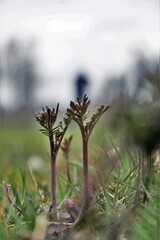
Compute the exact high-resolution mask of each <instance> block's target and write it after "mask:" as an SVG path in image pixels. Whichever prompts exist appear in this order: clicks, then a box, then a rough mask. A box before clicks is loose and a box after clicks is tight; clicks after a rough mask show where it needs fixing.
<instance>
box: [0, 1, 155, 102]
mask: <svg viewBox="0 0 160 240" xmlns="http://www.w3.org/2000/svg"><path fill="white" fill-rule="evenodd" d="M158 5H159V1H158V0H157V1H156V0H45V1H43V0H28V1H27V0H19V1H17V0H1V1H0V47H3V46H4V45H5V44H6V43H7V41H8V40H9V39H10V38H11V37H17V38H20V39H22V40H25V41H26V40H30V39H35V42H36V44H37V47H36V54H37V58H38V63H39V66H40V69H41V73H42V75H43V76H47V77H46V80H45V81H46V83H45V84H43V85H41V88H39V91H38V93H37V94H38V97H39V98H41V99H44V100H47V99H50V100H52V99H53V100H57V101H63V102H64V101H66V100H68V99H69V98H70V97H71V96H72V91H73V89H72V88H71V87H70V84H69V83H72V82H73V77H74V74H75V73H76V71H77V70H78V69H84V70H85V71H86V72H88V73H89V76H90V80H91V82H92V83H93V86H92V90H93V92H95V90H97V91H98V90H100V86H101V85H100V82H101V83H102V82H103V81H104V80H105V76H106V75H107V74H111V73H115V72H122V71H123V70H124V69H126V68H127V66H129V65H130V64H131V63H132V59H133V55H134V54H133V52H134V51H133V50H134V49H135V48H136V47H137V48H138V49H142V50H143V51H144V52H146V53H147V54H158V52H159V42H160V37H159V27H160V26H159V14H160V13H159V6H158ZM62 85H63V87H62ZM42 86H43V89H42ZM55 88H57V89H58V91H56V92H55V93H54V94H53V89H55ZM62 96H63V100H62Z"/></svg>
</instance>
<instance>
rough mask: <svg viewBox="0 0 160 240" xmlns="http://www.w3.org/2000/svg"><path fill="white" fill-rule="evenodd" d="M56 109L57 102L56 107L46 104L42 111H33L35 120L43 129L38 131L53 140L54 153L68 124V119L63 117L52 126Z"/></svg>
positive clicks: (55, 117) (55, 116) (57, 108)
mask: <svg viewBox="0 0 160 240" xmlns="http://www.w3.org/2000/svg"><path fill="white" fill-rule="evenodd" d="M58 110H59V103H58V104H57V107H56V109H55V108H50V107H48V106H46V107H45V108H42V111H40V112H36V113H35V117H36V120H37V121H38V122H39V124H40V125H41V126H42V127H43V129H40V132H42V133H43V134H44V135H46V136H48V137H49V138H50V140H51V141H52V142H53V145H54V152H55V153H56V152H57V151H58V149H59V147H60V144H61V141H62V139H63V136H64V134H65V132H66V130H67V128H68V126H69V124H70V119H69V118H68V117H64V118H63V121H60V122H59V124H58V125H57V126H55V127H54V124H55V122H56V120H57V116H58Z"/></svg>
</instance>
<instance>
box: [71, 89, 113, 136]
mask: <svg viewBox="0 0 160 240" xmlns="http://www.w3.org/2000/svg"><path fill="white" fill-rule="evenodd" d="M89 104H90V100H89V99H88V97H87V96H86V94H85V95H84V97H83V99H82V101H80V99H79V98H78V97H77V102H75V103H74V102H73V101H71V102H70V108H68V109H67V113H66V115H67V116H68V117H69V118H70V119H73V120H74V121H75V122H77V123H78V125H79V127H80V128H81V129H82V128H83V129H84V134H85V136H86V137H89V136H90V134H91V132H92V130H93V128H94V126H95V125H96V123H97V122H98V120H99V119H100V117H101V116H102V114H103V113H104V112H105V111H106V110H108V109H109V108H110V106H109V105H106V106H105V105H101V106H99V107H97V108H96V111H95V112H94V113H93V115H92V116H91V118H90V120H89V121H87V122H86V120H87V119H88V117H89V116H90V112H89V111H88V107H89Z"/></svg>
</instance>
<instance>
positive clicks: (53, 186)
mask: <svg viewBox="0 0 160 240" xmlns="http://www.w3.org/2000/svg"><path fill="white" fill-rule="evenodd" d="M50 157H51V159H50V161H51V172H50V177H51V204H52V207H53V210H54V217H55V220H57V211H56V207H57V203H56V154H55V153H54V143H53V139H52V137H50Z"/></svg>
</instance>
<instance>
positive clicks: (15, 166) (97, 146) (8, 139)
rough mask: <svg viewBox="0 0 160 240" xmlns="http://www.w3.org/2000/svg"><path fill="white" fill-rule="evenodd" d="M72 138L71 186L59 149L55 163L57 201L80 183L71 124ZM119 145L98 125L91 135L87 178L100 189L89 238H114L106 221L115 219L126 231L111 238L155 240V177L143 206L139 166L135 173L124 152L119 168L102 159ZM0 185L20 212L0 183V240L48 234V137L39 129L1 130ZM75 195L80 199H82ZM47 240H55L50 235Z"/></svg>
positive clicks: (158, 201) (158, 222) (158, 199)
mask: <svg viewBox="0 0 160 240" xmlns="http://www.w3.org/2000/svg"><path fill="white" fill-rule="evenodd" d="M70 135H73V140H72V144H71V149H70V153H69V154H70V155H69V160H70V162H71V163H70V164H71V175H72V184H71V185H68V182H67V177H66V171H65V166H66V165H65V164H66V163H65V160H64V157H63V154H62V152H61V150H60V152H59V154H58V159H57V200H58V203H61V201H62V200H63V199H64V197H65V196H66V194H67V192H68V189H70V191H71V193H72V194H73V193H74V191H75V189H76V187H79V188H81V185H82V162H81V157H82V155H81V149H82V147H81V138H80V133H79V131H78V128H77V127H75V126H74V125H73V126H72V127H70V129H69V131H68V132H67V134H66V137H68V136H70ZM118 142H119V139H118V138H117V139H116V138H115V137H114V134H110V133H109V132H108V130H107V129H106V128H105V127H104V126H103V124H102V123H101V125H100V126H99V127H98V128H96V129H95V131H94V132H93V136H92V137H91V141H90V143H89V147H90V148H89V159H90V160H89V163H90V175H91V176H92V177H93V181H94V183H95V184H96V183H97V184H98V185H99V188H100V192H99V191H98V193H96V194H95V196H94V198H93V206H91V209H92V214H93V216H92V214H91V219H92V218H93V219H94V220H93V219H92V220H89V219H88V222H89V223H88V224H90V222H92V223H91V225H92V227H93V228H94V229H95V230H94V231H96V232H95V234H94V236H93V235H91V236H92V239H95V240H99V239H101V240H103V239H113V240H114V238H111V237H109V236H111V235H112V236H114V234H113V232H114V231H115V232H116V231H117V230H116V229H117V227H118V226H117V225H116V224H115V226H112V227H111V225H110V221H111V222H113V219H114V218H117V221H122V223H124V229H126V228H127V229H128V230H127V231H125V234H124V231H123V230H122V229H121V230H120V231H119V233H117V234H119V237H117V238H115V239H123V240H124V239H125V240H129V239H131V240H135V239H142V240H144V239H145V240H150V239H155V240H157V239H158V238H157V237H158V235H159V227H160V214H159V213H160V195H159V183H160V182H159V175H158V174H157V172H155V173H156V175H155V179H154V185H153V186H152V187H151V188H150V192H149V196H150V200H149V201H148V202H147V203H145V204H143V202H141V200H140V196H141V195H142V192H143V190H144V189H143V188H142V186H141V187H140V183H141V181H140V178H141V177H142V176H141V172H140V171H141V170H140V169H139V168H135V170H134V167H135V164H136V163H135V162H134V161H133V159H132V157H131V156H130V155H129V154H128V153H127V151H125V149H124V150H123V151H122V152H121V150H119V149H117V151H118V152H119V153H120V155H121V163H120V165H118V164H116V162H114V159H113V158H112V156H110V157H108V156H107V155H106V152H107V151H109V150H110V149H114V148H115V149H116V146H118ZM119 145H120V142H119ZM109 158H110V159H109ZM110 160H111V162H110ZM96 171H97V172H98V175H97V172H96ZM132 171H133V172H132ZM95 172H96V174H95ZM95 176H96V178H95ZM77 180H78V181H77ZM3 181H5V182H6V183H8V184H10V185H11V188H10V194H11V199H12V200H13V201H14V203H15V204H16V205H17V206H19V207H20V208H21V209H22V211H23V215H20V214H19V213H18V212H17V210H16V209H15V208H14V207H13V206H12V205H11V204H10V203H9V201H8V200H7V197H6V195H5V193H4V190H3V188H2V184H1V186H0V239H1V240H7V239H8V240H9V239H17V240H18V239H27V237H26V236H28V239H33V240H34V239H37V240H38V239H39V238H37V236H38V235H36V238H35V237H34V236H35V231H37V228H41V229H39V230H40V235H42V232H43V233H44V232H46V228H47V227H46V226H47V224H46V221H47V213H48V208H49V204H50V161H49V145H48V139H47V137H44V136H43V135H42V134H41V133H40V132H39V131H38V128H37V126H35V127H33V128H26V129H25V128H23V129H20V128H17V129H1V137H0V182H1V183H2V182H3ZM68 186H69V187H68ZM134 194H135V195H136V194H137V195H136V197H137V198H136V197H135V199H134V201H135V202H133V201H132V196H133V195H134ZM77 196H78V197H80V195H77ZM134 205H135V206H136V210H135V213H134V214H133V213H131V216H129V213H130V209H132V207H133V208H134ZM96 209H97V210H96ZM124 211H127V214H126V215H125V214H124V219H123V218H122V219H121V218H120V217H119V216H120V214H121V213H122V216H123V213H124ZM95 212H96V215H95ZM39 216H41V217H42V218H43V220H44V219H45V220H44V222H45V223H44V224H43V227H38V226H39V225H38V224H37V221H39V220H38V219H39ZM99 217H100V219H99ZM130 218H131V220H130ZM126 223H127V224H126ZM103 226H105V227H103ZM146 226H147V227H146ZM114 227H115V229H114ZM97 228H98V230H97ZM112 228H113V229H112ZM107 229H108V230H109V233H108V231H107ZM126 232H127V233H126ZM82 233H83V234H88V233H89V234H91V233H90V230H89V229H88V230H83V231H82ZM109 234H110V235H109ZM117 236H118V235H117ZM25 237H26V238H25ZM47 239H54V238H50V237H48V238H47ZM82 239H83V238H82Z"/></svg>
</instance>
